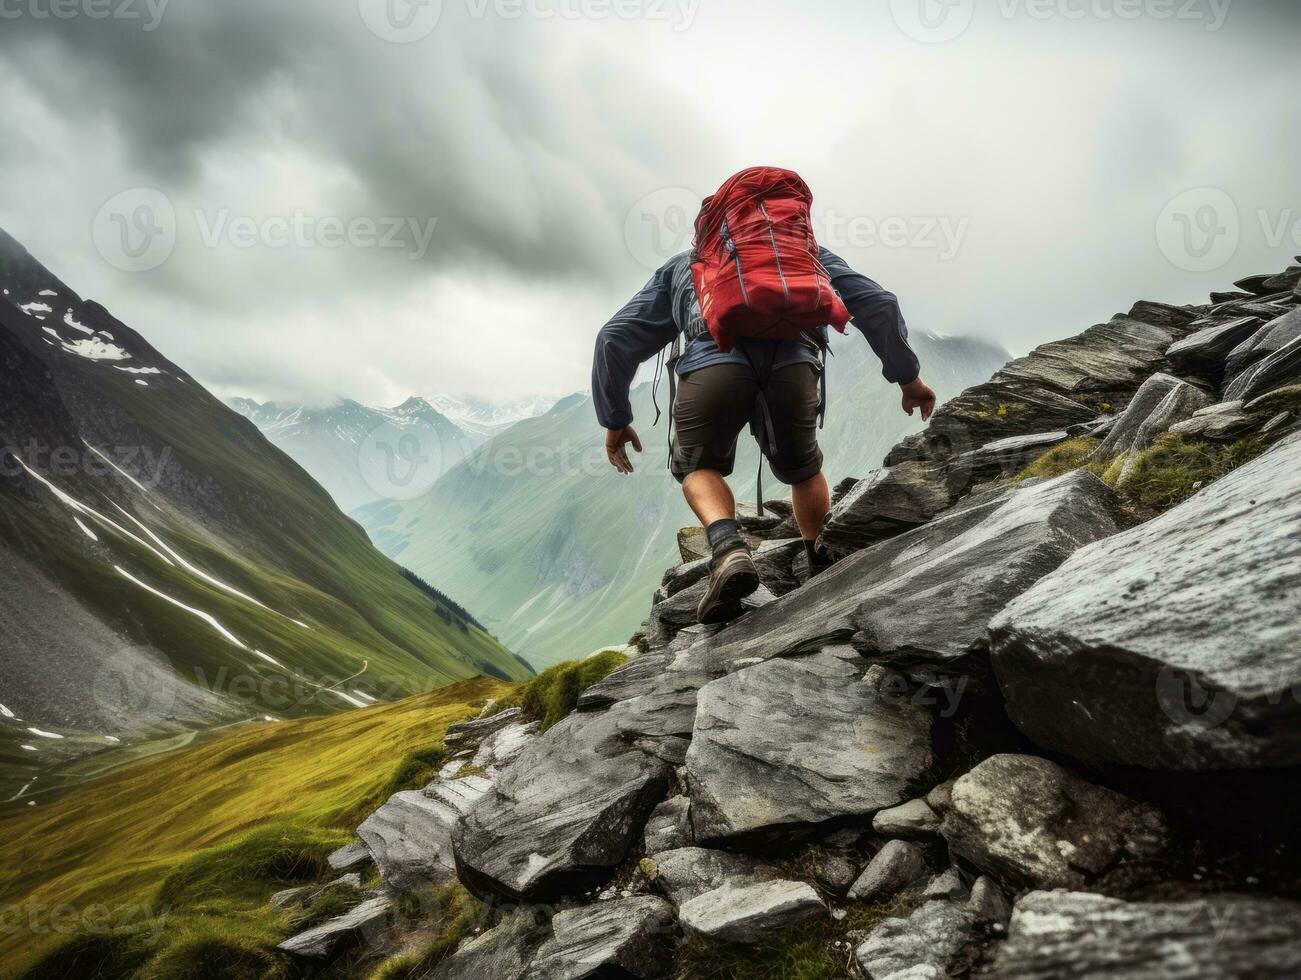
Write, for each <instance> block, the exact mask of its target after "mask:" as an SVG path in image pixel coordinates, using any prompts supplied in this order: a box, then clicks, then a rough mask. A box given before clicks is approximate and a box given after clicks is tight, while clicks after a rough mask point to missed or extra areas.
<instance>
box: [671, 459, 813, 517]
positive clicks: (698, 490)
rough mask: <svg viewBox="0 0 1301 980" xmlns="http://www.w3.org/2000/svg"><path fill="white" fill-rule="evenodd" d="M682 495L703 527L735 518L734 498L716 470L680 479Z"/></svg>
mask: <svg viewBox="0 0 1301 980" xmlns="http://www.w3.org/2000/svg"><path fill="white" fill-rule="evenodd" d="M824 482H825V481H824ZM682 495H683V496H684V497H686V498H687V503H688V504H689V505H690V507H691V509H692V510H693V511H695V513H696V517H698V518H699V519H700V523H701V524H703V525H704V526H705V527H709V525H711V524H713V523H714V522H715V521H725V520H734V519H735V518H736V498H734V497H733V496H732V490H731V488H730V487H728V485H727V481H726V480H724V479H723V474H722V473H719V472H718V471H717V470H696V471H695V472H694V473H688V474H687V478H686V479H685V480H683V481H682Z"/></svg>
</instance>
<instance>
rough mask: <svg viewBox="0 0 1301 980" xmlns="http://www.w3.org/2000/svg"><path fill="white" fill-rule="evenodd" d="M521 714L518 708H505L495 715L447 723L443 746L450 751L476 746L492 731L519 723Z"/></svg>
mask: <svg viewBox="0 0 1301 980" xmlns="http://www.w3.org/2000/svg"><path fill="white" fill-rule="evenodd" d="M521 714H522V711H521V709H519V708H507V709H506V710H505V711H500V712H498V713H497V714H495V715H488V716H486V717H480V718H475V719H473V720H471V721H461V722H457V723H456V724H455V725H449V726H448V728H447V734H446V735H445V736H443V746H444V748H446V750H447V751H448V752H449V753H451V752H460V751H461V750H463V749H471V748H476V747H478V746H479V745H481V744H482V743H483V740H484V739H485V738H487V737H488V736H489V735H492V734H493V733H494V732H499V731H501V730H502V729H503V728H506V727H508V726H510V725H515V724H518V723H519V717H520V715H521Z"/></svg>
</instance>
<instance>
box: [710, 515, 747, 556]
mask: <svg viewBox="0 0 1301 980" xmlns="http://www.w3.org/2000/svg"><path fill="white" fill-rule="evenodd" d="M705 536H706V537H707V538H709V548H710V550H711V551H713V552H714V554H718V552H719V550H720V549H722V548H725V547H732V546H735V545H737V544H741V543H743V539H742V538H741V525H740V524H738V523H737V522H736V521H734V520H731V519H724V520H721V521H714V523H713V524H711V525H709V527H707V528H705Z"/></svg>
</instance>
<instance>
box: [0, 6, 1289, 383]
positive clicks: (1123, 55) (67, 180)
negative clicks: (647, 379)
mask: <svg viewBox="0 0 1301 980" xmlns="http://www.w3.org/2000/svg"><path fill="white" fill-rule="evenodd" d="M1299 29H1301V4H1298V3H1296V2H1294V0H1279V2H1270V0H888V2H887V0H879V2H862V0H844V2H834V0H825V2H820V3H808V2H804V3H795V2H787V3H781V2H775V0H441V2H439V0H423V2H419V3H414V4H413V3H409V2H408V0H274V2H271V0H221V2H219V3H218V2H216V0H170V2H166V0H0V106H3V107H4V108H3V112H0V165H2V166H3V169H4V179H3V180H2V181H0V225H3V227H5V228H6V229H7V230H8V231H9V232H10V233H11V234H13V235H14V236H15V237H17V238H18V239H19V240H20V241H22V242H24V244H26V245H27V246H28V248H29V249H31V250H32V252H33V253H35V254H36V255H37V257H38V258H40V259H42V260H43V261H44V262H46V264H47V265H49V266H50V267H51V268H53V269H54V270H55V271H56V272H57V273H58V274H60V275H61V276H62V277H63V278H64V279H65V280H66V281H67V282H68V283H69V284H70V285H71V286H72V287H73V288H75V289H77V290H79V291H80V292H81V293H82V294H83V295H87V296H91V297H94V298H97V299H99V300H100V301H102V302H104V303H105V305H107V306H108V307H109V308H110V309H111V310H113V311H114V312H115V313H116V314H117V315H118V316H119V317H121V318H122V319H124V320H126V321H127V322H129V323H131V324H132V325H133V326H135V327H136V328H137V329H139V330H141V331H142V332H143V333H145V335H146V336H148V337H149V338H150V339H152V340H153V341H154V343H155V344H156V345H157V346H158V347H159V348H160V349H162V350H163V351H164V353H166V354H167V355H168V356H170V357H171V358H173V359H174V360H176V361H177V362H179V363H180V364H182V365H183V366H185V367H186V368H187V369H189V370H190V371H191V372H192V373H193V374H195V375H196V376H197V377H199V378H200V379H201V380H202V381H204V382H205V383H207V384H209V385H210V386H211V387H212V388H213V389H214V390H216V391H217V392H218V393H220V394H222V395H231V394H251V395H254V396H257V397H261V398H279V399H290V400H308V401H313V402H321V401H327V400H329V399H330V398H331V397H333V396H335V395H346V396H349V397H354V398H357V399H359V400H362V401H366V402H369V403H386V404H393V403H396V402H398V401H401V400H402V399H403V398H405V397H406V396H407V395H408V394H411V393H413V392H414V393H425V394H432V393H441V392H449V393H468V394H474V395H478V396H481V397H489V398H494V399H499V400H505V399H510V398H515V397H521V396H526V395H533V394H544V393H563V392H568V391H573V390H577V389H581V388H584V387H586V384H587V374H588V367H589V359H590V351H591V341H592V336H593V334H594V332H595V331H596V329H597V328H598V327H599V326H600V325H601V323H602V322H603V321H604V319H605V318H606V317H607V316H608V315H609V314H610V313H611V312H612V311H613V310H614V309H616V308H617V307H618V305H619V304H620V303H621V302H623V301H624V300H625V299H626V298H627V297H628V296H629V295H631V294H632V293H633V292H634V291H635V290H636V289H637V288H638V287H639V286H640V285H641V284H642V283H643V282H644V281H645V279H646V278H647V276H648V275H649V273H650V271H651V270H652V269H653V268H654V266H655V265H657V264H658V263H659V262H660V261H662V260H663V259H664V258H667V257H668V255H670V254H672V253H673V252H674V251H676V250H678V249H679V248H682V247H685V245H686V244H688V236H687V234H686V229H687V228H688V226H689V223H690V220H691V218H692V216H693V212H694V208H695V207H696V206H697V204H698V201H699V197H700V196H701V195H703V194H705V193H708V192H710V191H712V190H713V189H714V188H715V187H716V186H717V185H718V184H719V183H720V182H721V181H722V180H723V179H724V178H725V177H726V176H728V174H729V173H731V172H733V171H735V170H737V169H740V168H741V167H744V166H748V165H752V164H755V163H772V164H780V165H785V166H790V167H793V168H795V169H797V170H799V171H801V173H803V174H804V176H805V177H806V178H807V179H808V181H809V183H810V184H811V185H812V186H813V189H814V192H815V195H816V196H817V205H816V207H817V211H818V221H819V224H820V233H821V236H822V237H823V239H824V241H825V243H826V244H828V245H829V246H830V247H832V248H833V249H836V250H837V251H840V252H842V254H844V255H845V256H846V258H848V259H849V260H850V261H851V262H852V263H853V264H854V265H855V266H857V267H858V268H859V269H861V270H862V271H864V272H866V273H868V274H869V275H872V276H873V277H874V278H877V279H879V280H880V281H882V282H883V283H885V284H887V285H888V286H889V287H891V288H892V289H894V290H895V291H896V292H897V293H898V294H899V296H900V297H901V300H902V302H903V304H904V309H905V312H906V314H907V315H908V317H909V320H910V322H911V324H912V326H913V328H914V329H928V330H931V331H934V332H938V333H950V334H954V333H976V334H980V335H983V336H986V337H989V338H991V339H993V340H996V341H998V342H1000V343H1002V344H1003V345H1005V346H1006V347H1007V348H1008V349H1010V350H1011V351H1013V352H1015V353H1021V352H1024V351H1026V350H1028V349H1029V348H1030V347H1032V346H1034V345H1035V344H1037V343H1040V342H1042V341H1046V340H1050V339H1054V338H1056V337H1060V336H1063V335H1066V334H1069V333H1073V332H1076V331H1078V330H1080V329H1082V328H1083V327H1085V326H1087V325H1088V324H1090V323H1093V322H1096V321H1098V320H1101V319H1105V318H1107V317H1109V316H1110V315H1111V314H1112V313H1114V312H1116V311H1117V310H1121V309H1125V308H1128V306H1129V304H1130V303H1131V302H1132V301H1133V300H1135V299H1137V298H1140V297H1146V298H1153V299H1165V300H1171V301H1178V302H1190V301H1198V300H1201V299H1202V298H1203V297H1204V296H1205V294H1206V292H1207V291H1208V290H1210V289H1213V288H1222V287H1225V286H1227V285H1228V284H1229V282H1231V281H1232V280H1233V279H1235V278H1238V277H1240V276H1241V275H1245V274H1248V273H1254V272H1260V271H1276V270H1279V269H1281V268H1283V267H1284V266H1285V265H1287V264H1288V262H1289V260H1290V259H1291V256H1293V255H1294V254H1298V253H1301V181H1298V173H1299V172H1301V171H1299V170H1298V162H1299V161H1301V100H1298V99H1297V98H1296V93H1297V91H1298V90H1301V59H1298V58H1297V55H1296V47H1295V45H1296V39H1297V37H1298V36H1299Z"/></svg>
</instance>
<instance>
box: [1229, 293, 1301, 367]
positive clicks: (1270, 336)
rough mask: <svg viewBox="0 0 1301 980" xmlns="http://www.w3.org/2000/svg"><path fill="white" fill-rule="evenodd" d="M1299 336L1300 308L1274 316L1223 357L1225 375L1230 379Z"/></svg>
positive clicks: (1300, 335) (1300, 329)
mask: <svg viewBox="0 0 1301 980" xmlns="http://www.w3.org/2000/svg"><path fill="white" fill-rule="evenodd" d="M1298 337H1301V309H1294V310H1292V311H1290V312H1288V313H1285V314H1283V315H1282V316H1280V317H1276V318H1274V319H1273V320H1270V321H1269V322H1268V323H1266V324H1265V326H1263V327H1262V328H1261V329H1259V330H1257V331H1256V332H1255V333H1254V334H1252V335H1251V336H1250V337H1248V338H1247V339H1246V340H1244V341H1243V342H1242V343H1240V344H1239V345H1238V346H1237V347H1235V348H1234V349H1233V350H1232V351H1230V352H1229V354H1228V356H1227V357H1226V358H1225V370H1226V372H1227V377H1228V378H1229V379H1230V380H1232V379H1233V378H1235V377H1237V375H1239V374H1241V373H1242V372H1243V371H1244V370H1245V369H1246V368H1248V367H1250V366H1251V365H1252V364H1255V363H1256V362H1257V361H1259V360H1260V359H1261V358H1263V357H1268V356H1269V355H1270V354H1273V353H1274V352H1275V351H1277V350H1279V349H1281V348H1283V347H1285V346H1287V345H1288V344H1289V343H1291V342H1292V341H1294V340H1296V339H1297V338H1298Z"/></svg>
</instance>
